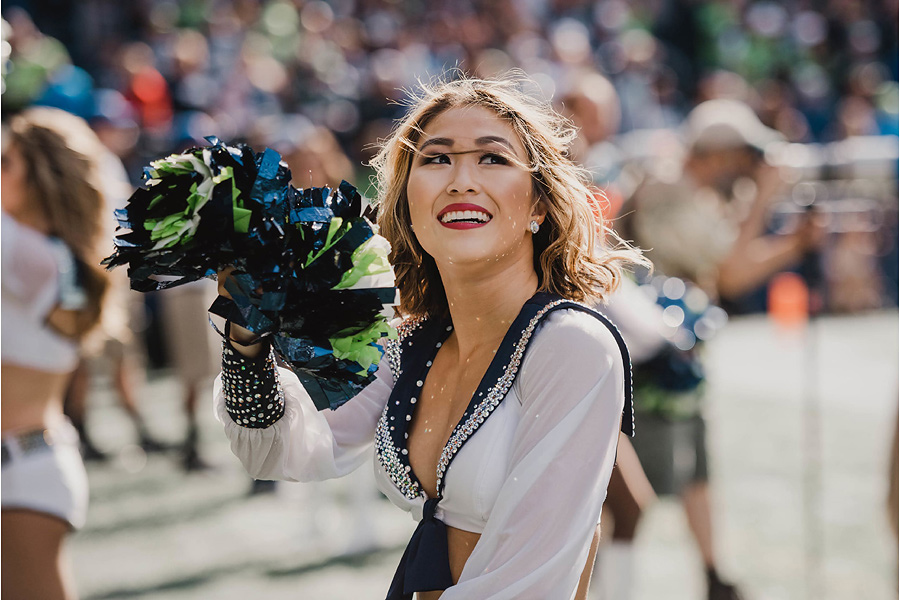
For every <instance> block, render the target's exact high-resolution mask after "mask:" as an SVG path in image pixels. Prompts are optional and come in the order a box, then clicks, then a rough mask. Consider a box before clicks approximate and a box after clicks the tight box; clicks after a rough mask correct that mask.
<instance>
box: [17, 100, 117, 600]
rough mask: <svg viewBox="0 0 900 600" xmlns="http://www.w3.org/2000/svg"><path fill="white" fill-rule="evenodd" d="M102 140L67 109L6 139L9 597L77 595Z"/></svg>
mask: <svg viewBox="0 0 900 600" xmlns="http://www.w3.org/2000/svg"><path fill="white" fill-rule="evenodd" d="M99 146H100V142H99V141H98V140H97V138H96V137H95V136H94V135H93V133H92V132H91V130H90V128H89V127H88V126H87V124H86V123H85V122H84V121H83V120H82V119H79V118H78V117H75V116H73V115H71V114H68V113H65V112H63V111H61V110H56V109H48V108H32V109H29V110H28V111H26V112H24V113H22V114H21V115H19V116H17V117H16V118H15V119H14V120H13V121H12V123H11V125H10V128H9V129H8V130H6V131H4V147H3V159H2V163H0V164H2V167H3V177H2V178H0V182H2V201H3V217H2V232H3V233H2V243H3V252H2V257H3V286H2V289H3V292H2V316H3V344H2V347H3V349H2V384H3V390H2V393H3V403H2V408H3V411H2V423H3V427H2V429H3V438H2V463H3V481H2V487H3V496H2V505H3V510H2V516H3V521H2V532H3V539H2V545H3V557H2V563H3V588H2V590H3V595H5V596H7V597H10V598H47V599H48V600H63V599H65V598H71V597H73V594H74V590H73V588H72V582H71V580H70V579H71V574H70V573H69V566H68V559H67V557H66V553H65V545H64V542H65V539H66V537H67V536H68V535H69V534H70V533H71V532H72V531H73V530H77V529H79V528H81V527H82V526H83V525H84V522H85V519H86V517H87V503H88V489H87V485H88V482H87V474H86V473H85V470H84V465H83V463H82V462H81V458H80V456H79V453H78V435H77V432H76V431H75V430H74V428H73V427H72V424H71V423H70V422H69V420H68V419H66V418H65V416H64V415H63V406H62V405H63V395H64V393H65V389H66V385H67V383H68V381H69V378H70V376H71V374H72V372H73V370H74V369H75V367H76V365H77V364H78V356H79V351H80V349H81V346H82V343H83V341H84V339H85V336H86V335H87V334H88V333H89V332H90V330H91V329H93V328H94V327H95V326H96V325H97V323H98V321H100V319H101V317H102V308H103V297H104V294H105V293H106V289H107V287H108V279H107V276H106V273H105V272H104V271H103V269H102V268H101V267H100V266H99V261H100V258H101V251H100V248H101V238H102V237H103V233H104V232H103V227H102V225H101V223H102V211H103V197H102V195H101V191H100V188H101V183H100V182H101V180H100V175H101V174H100V170H99V165H98V164H97V162H96V159H97V156H98V150H99Z"/></svg>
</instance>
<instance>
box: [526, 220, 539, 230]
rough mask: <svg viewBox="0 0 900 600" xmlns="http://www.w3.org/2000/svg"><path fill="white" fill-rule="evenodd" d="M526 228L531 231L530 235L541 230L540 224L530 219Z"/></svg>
mask: <svg viewBox="0 0 900 600" xmlns="http://www.w3.org/2000/svg"><path fill="white" fill-rule="evenodd" d="M528 227H529V229H531V233H537V232H538V231H540V229H541V224H540V223H538V222H537V221H535V220H534V219H532V220H531V224H530V225H529V226H528Z"/></svg>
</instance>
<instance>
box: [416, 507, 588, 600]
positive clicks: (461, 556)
mask: <svg viewBox="0 0 900 600" xmlns="http://www.w3.org/2000/svg"><path fill="white" fill-rule="evenodd" d="M480 538H481V534H479V533H473V532H471V531H463V530H462V529H457V528H455V527H450V526H449V525H448V526H447V548H448V550H449V554H450V573H451V574H452V575H453V583H456V582H457V581H459V575H460V573H462V570H463V567H464V566H465V564H466V561H467V560H469V556H470V555H471V554H472V550H474V549H475V544H477V543H478V540H479V539H480ZM599 542H600V526H599V525H598V526H597V530H596V531H595V532H594V539H593V541H592V542H591V551H590V553H589V555H588V560H587V563H586V564H585V566H584V571H583V572H582V574H581V580H580V581H579V583H578V593H577V594H576V596H575V600H587V591H588V584H589V583H590V578H591V570H592V569H593V566H594V558H595V557H596V555H597V544H598V543H599ZM441 594H443V592H418V593H417V594H416V600H438V598H440V597H441Z"/></svg>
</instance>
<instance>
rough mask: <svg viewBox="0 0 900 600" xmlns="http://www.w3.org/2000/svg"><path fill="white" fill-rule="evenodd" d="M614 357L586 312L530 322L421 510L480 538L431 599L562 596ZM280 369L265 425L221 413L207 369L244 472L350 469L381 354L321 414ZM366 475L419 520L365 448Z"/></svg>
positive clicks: (363, 438) (583, 543) (571, 573)
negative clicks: (503, 379)
mask: <svg viewBox="0 0 900 600" xmlns="http://www.w3.org/2000/svg"><path fill="white" fill-rule="evenodd" d="M627 368H628V365H624V364H623V358H622V353H621V351H620V349H619V347H618V346H617V342H616V340H615V339H614V337H613V335H612V334H611V333H610V331H609V330H608V329H607V328H606V326H605V325H604V324H603V323H601V322H600V321H599V320H597V319H596V318H594V317H592V316H590V315H588V314H586V313H584V312H581V311H578V310H572V309H566V310H559V311H556V312H554V313H552V314H550V315H549V316H548V317H547V318H546V319H545V320H544V322H543V324H542V325H541V326H540V328H539V329H538V330H537V332H536V333H535V334H534V339H533V340H532V341H531V344H530V345H529V346H528V349H527V351H526V353H525V356H524V359H523V360H522V363H521V367H520V368H519V372H518V376H517V377H516V379H515V382H514V384H513V385H512V386H511V387H510V388H509V389H508V392H507V394H506V396H505V397H504V398H503V400H502V402H501V403H500V404H499V406H497V408H496V409H495V410H494V412H493V413H491V415H490V416H489V418H488V419H486V420H485V421H484V423H483V424H481V425H480V426H479V427H478V429H477V430H476V431H475V432H474V433H473V434H472V435H471V436H470V437H469V438H468V440H467V441H466V442H465V443H464V444H463V446H462V448H461V449H460V450H459V452H458V454H457V455H456V457H455V458H454V460H453V462H452V463H451V464H450V467H449V468H448V470H447V471H446V474H445V478H446V481H445V485H444V496H443V499H442V500H441V501H440V503H439V505H438V508H437V512H436V515H435V516H436V517H437V518H439V519H441V520H442V521H444V522H445V523H446V524H447V525H449V526H451V527H456V528H459V529H463V530H466V531H472V532H477V533H480V534H481V538H480V540H479V541H478V543H477V545H476V546H475V548H474V550H473V552H472V554H471V556H470V557H469V559H468V561H467V562H466V565H465V568H464V570H463V572H462V574H461V576H460V578H459V582H458V583H457V585H454V586H453V587H451V588H449V589H448V590H446V591H445V592H444V594H443V595H442V600H463V599H465V600H481V599H488V598H490V599H497V600H499V599H502V598H517V599H531V598H533V599H535V600H538V599H540V600H545V599H547V598H554V599H556V598H559V599H565V598H571V597H572V596H573V595H574V593H575V591H576V588H577V585H578V580H579V577H580V575H581V572H582V570H583V568H584V565H585V562H586V560H587V555H588V550H589V545H590V542H591V539H592V537H593V534H594V530H595V528H596V524H597V523H598V522H599V517H600V508H601V505H602V504H603V501H604V500H605V498H606V488H607V485H608V483H609V478H610V474H611V472H612V468H613V464H614V462H615V453H616V441H617V439H618V432H619V427H620V419H621V415H622V410H623V403H624V394H625V389H624V386H625V384H624V378H623V369H627ZM280 379H281V382H282V386H283V388H284V395H285V404H286V407H285V414H284V416H283V417H282V418H281V419H280V420H279V421H278V422H276V423H275V424H274V425H273V426H271V427H269V428H268V429H248V428H244V427H240V426H238V425H237V424H235V423H234V422H233V421H232V419H231V418H230V417H229V415H228V414H227V412H226V410H225V406H224V396H223V393H222V387H221V377H220V378H217V380H216V386H215V413H216V417H217V418H218V419H219V421H221V422H222V424H223V425H224V427H225V432H226V434H227V436H228V438H229V439H230V441H231V448H232V451H233V452H234V454H235V455H236V456H237V457H238V458H239V459H240V460H241V462H242V463H243V464H244V466H245V468H246V469H247V471H248V472H249V473H250V474H251V475H252V476H253V477H255V478H257V479H282V480H289V481H313V480H321V479H327V478H333V477H340V476H342V475H345V474H347V473H349V472H350V471H352V470H353V469H355V468H357V467H358V466H360V464H361V463H362V462H364V460H365V457H366V456H367V450H369V449H370V448H371V447H372V444H373V439H374V437H375V432H376V428H377V426H378V423H379V420H380V419H382V415H383V413H386V410H385V409H386V403H387V402H388V398H389V396H390V395H391V390H392V388H393V381H394V377H393V375H392V373H391V367H390V365H389V361H388V360H382V361H381V364H380V366H379V368H378V371H377V373H376V379H375V381H374V382H372V383H371V384H370V385H369V386H368V387H366V388H365V389H364V390H363V391H362V392H361V393H360V394H358V395H357V396H356V397H354V398H353V399H351V400H350V401H349V402H347V403H346V404H344V405H343V406H341V407H340V408H338V409H337V410H335V411H328V410H326V411H322V412H320V411H318V410H316V408H315V406H314V405H313V403H312V401H311V400H310V398H309V397H308V395H307V394H306V392H305V391H304V390H303V388H302V387H301V385H300V383H299V382H298V380H297V378H296V376H294V374H293V373H292V372H290V371H288V370H284V369H282V370H281V371H280ZM401 451H402V450H401ZM388 466H389V465H388ZM375 473H376V479H377V483H378V486H379V488H380V489H381V491H382V492H384V494H385V495H387V497H388V498H389V499H390V500H391V501H392V502H393V503H394V504H396V505H397V506H399V507H400V508H402V509H404V510H406V511H408V512H410V513H411V515H412V517H413V518H414V519H416V520H420V519H421V518H422V511H423V505H424V503H425V500H426V499H427V498H426V497H425V495H424V493H421V492H420V493H418V495H416V496H414V497H410V496H411V494H410V493H409V492H408V490H407V491H406V493H404V491H403V490H401V489H400V488H398V487H397V485H396V484H395V483H394V481H393V480H392V479H391V477H390V476H389V475H388V472H387V470H386V465H385V464H384V458H383V457H381V456H379V453H376V458H375ZM386 583H387V582H386Z"/></svg>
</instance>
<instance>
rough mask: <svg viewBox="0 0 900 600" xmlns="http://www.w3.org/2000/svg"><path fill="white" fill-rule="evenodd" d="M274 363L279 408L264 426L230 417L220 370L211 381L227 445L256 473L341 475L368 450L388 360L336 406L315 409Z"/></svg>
mask: <svg viewBox="0 0 900 600" xmlns="http://www.w3.org/2000/svg"><path fill="white" fill-rule="evenodd" d="M277 368H278V377H277V380H278V382H279V384H280V386H281V390H282V392H283V397H284V414H283V415H282V416H281V417H280V418H278V419H277V420H276V421H275V422H274V423H273V424H271V425H269V426H268V427H265V428H251V427H245V426H240V425H238V424H237V423H235V421H234V419H235V416H234V411H233V409H232V412H231V413H229V410H228V408H230V407H228V408H227V407H226V395H225V394H224V393H223V389H222V375H219V376H218V377H217V378H216V381H215V386H214V409H215V414H216V418H217V419H218V420H219V421H220V422H221V423H222V425H223V426H224V427H225V435H226V436H228V439H229V440H230V442H231V451H232V452H233V453H234V454H235V456H237V457H238V458H239V459H240V460H241V463H243V465H244V468H246V469H247V472H248V473H250V475H251V476H253V477H254V478H256V479H280V480H286V481H319V480H323V479H331V478H334V477H341V476H343V475H346V474H347V473H349V472H351V471H353V470H354V469H356V468H357V467H359V466H360V465H361V464H362V463H363V462H365V460H366V458H367V457H368V456H369V455H368V453H367V450H369V449H370V448H371V447H372V445H373V441H374V438H375V426H376V424H377V423H378V419H379V418H380V417H381V411H382V410H383V409H384V405H385V404H386V403H387V400H388V397H389V396H390V394H391V389H392V387H393V380H392V377H391V372H390V367H389V366H388V361H387V360H386V359H385V360H382V361H381V364H380V365H379V367H378V371H377V372H376V375H375V380H374V381H373V382H372V383H370V384H369V385H368V386H367V387H366V388H365V389H364V390H363V391H362V392H360V393H359V394H357V395H356V396H355V397H353V398H352V399H351V400H349V401H348V402H347V403H346V404H344V405H342V406H341V407H340V408H338V409H337V410H324V411H319V410H318V409H317V408H316V406H315V404H313V401H312V399H310V397H309V395H308V394H307V393H306V391H305V390H304V389H303V386H302V385H301V384H300V381H299V380H298V379H297V376H296V375H294V373H293V372H292V371H291V370H289V369H283V368H280V367H277Z"/></svg>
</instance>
